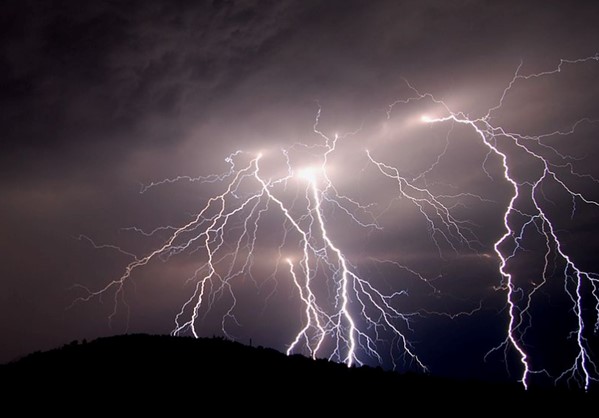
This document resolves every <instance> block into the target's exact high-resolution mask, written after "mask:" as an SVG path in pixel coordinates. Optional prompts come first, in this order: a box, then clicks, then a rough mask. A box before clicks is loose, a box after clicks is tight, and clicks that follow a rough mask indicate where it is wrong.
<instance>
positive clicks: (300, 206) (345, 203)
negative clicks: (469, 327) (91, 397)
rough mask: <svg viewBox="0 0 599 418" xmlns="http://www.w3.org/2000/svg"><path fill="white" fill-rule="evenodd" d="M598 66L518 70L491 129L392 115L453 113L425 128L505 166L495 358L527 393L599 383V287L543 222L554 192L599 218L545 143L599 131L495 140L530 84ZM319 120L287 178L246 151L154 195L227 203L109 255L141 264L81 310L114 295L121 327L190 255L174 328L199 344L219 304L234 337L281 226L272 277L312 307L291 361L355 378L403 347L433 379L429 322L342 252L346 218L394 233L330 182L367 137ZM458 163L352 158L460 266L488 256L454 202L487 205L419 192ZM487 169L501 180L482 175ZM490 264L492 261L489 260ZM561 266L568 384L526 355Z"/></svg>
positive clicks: (449, 119)
mask: <svg viewBox="0 0 599 418" xmlns="http://www.w3.org/2000/svg"><path fill="white" fill-rule="evenodd" d="M593 61H595V62H597V61H599V55H595V56H592V57H588V58H583V59H579V60H574V61H568V60H562V61H561V62H560V63H559V65H558V66H557V67H556V68H554V69H552V70H548V71H544V72H540V73H535V74H529V75H522V74H521V73H520V71H521V67H518V69H517V71H516V73H515V74H514V76H513V78H512V80H511V81H510V83H509V84H508V86H507V87H506V88H505V89H504V90H503V92H502V94H501V96H500V98H499V101H498V103H497V105H496V106H494V107H492V108H490V109H489V110H488V111H487V112H486V113H485V114H484V115H482V116H480V117H469V116H467V115H466V114H464V113H463V112H456V111H453V110H451V109H450V107H449V106H448V105H447V104H446V103H445V102H444V101H442V100H438V99H437V98H435V97H434V96H433V95H431V94H428V93H420V92H419V91H418V90H417V89H416V88H414V87H412V86H411V85H409V84H408V86H409V88H410V89H411V91H412V93H413V94H412V95H411V97H409V98H408V99H405V100H398V101H396V102H395V103H393V104H392V105H391V106H389V109H388V112H387V116H388V117H389V118H391V117H392V113H395V112H396V107H399V106H400V105H408V104H410V103H414V102H424V103H427V102H430V103H432V104H434V105H435V106H436V107H439V108H441V109H442V113H437V114H438V115H440V116H430V115H429V114H425V115H422V116H421V117H420V122H422V123H424V124H427V125H443V124H448V125H462V126H465V127H467V128H469V129H470V130H472V132H473V133H474V134H475V137H476V138H477V139H478V140H479V141H480V143H481V144H482V145H483V146H484V147H486V149H487V150H488V154H487V159H488V158H496V159H497V160H498V161H499V162H500V164H501V171H502V179H501V180H502V181H504V182H505V183H506V184H507V185H509V187H510V189H511V196H510V199H509V202H508V203H507V205H506V207H505V210H504V211H503V216H502V225H503V231H502V233H501V235H500V236H498V237H497V240H496V241H495V242H494V244H493V249H492V251H493V252H494V255H495V257H496V258H497V260H498V278H499V279H498V280H499V283H498V286H497V289H496V290H499V291H503V292H504V294H505V302H506V314H507V325H506V329H507V332H506V338H505V340H504V341H503V342H502V343H500V344H499V345H498V346H497V347H495V348H492V349H491V351H490V353H492V352H494V351H497V350H504V353H505V356H506V359H507V357H508V354H509V353H510V352H513V353H514V354H515V355H516V357H517V359H518V363H519V365H520V367H519V368H520V379H519V380H520V381H521V382H522V384H523V385H524V387H528V385H529V380H530V376H531V375H532V374H540V373H543V374H547V375H552V376H553V378H554V379H555V380H556V381H558V382H559V381H562V380H567V381H568V382H576V383H578V384H580V385H581V386H583V387H584V388H585V389H588V388H589V386H590V385H591V382H592V381H596V380H598V379H599V372H598V369H597V366H596V364H595V362H594V360H593V357H592V353H591V350H590V347H589V343H588V335H589V332H591V331H589V330H594V331H595V332H596V331H597V330H598V329H599V288H598V286H599V275H598V274H597V273H594V272H591V271H586V270H584V269H583V268H582V267H581V266H579V265H578V264H577V262H576V260H574V258H573V256H572V255H571V254H570V253H569V252H568V250H567V248H566V247H565V246H564V244H563V240H562V238H561V237H560V231H559V230H558V228H557V227H556V224H555V220H554V219H552V215H551V214H550V212H549V211H548V210H546V209H545V205H546V202H547V200H548V199H547V197H546V196H545V194H544V187H548V186H549V185H553V186H556V187H558V188H559V189H561V191H562V192H564V193H566V194H567V195H568V196H569V197H570V198H571V202H572V214H573V213H574V211H575V210H576V205H577V204H580V205H587V206H589V207H596V208H599V202H598V201H597V200H594V199H592V198H590V197H587V196H586V195H585V194H583V193H582V192H581V191H578V190H576V189H575V188H574V186H572V185H571V184H570V182H569V181H568V179H567V178H566V177H564V171H565V172H566V174H569V175H571V176H573V177H576V178H586V179H590V180H591V181H594V182H599V181H597V180H595V179H594V178H592V177H591V176H590V175H588V174H579V173H577V172H575V171H574V169H573V167H572V163H571V162H569V161H568V159H567V157H566V156H564V155H563V154H561V153H560V152H558V151H557V150H556V149H554V148H552V147H551V146H549V145H547V144H546V142H545V141H544V139H546V138H547V137H549V136H567V135H569V134H571V133H573V132H574V130H575V129H576V127H577V126H578V125H579V124H580V123H582V122H589V123H594V121H592V120H590V119H581V120H579V121H577V122H575V123H574V124H573V125H572V128H571V129H570V130H569V131H566V132H550V133H547V134H541V135H536V136H530V135H523V134H518V133H514V132H509V131H508V130H507V129H505V128H503V127H501V126H496V125H495V124H494V116H495V114H496V113H497V112H499V110H501V109H502V108H503V107H504V101H505V98H506V97H507V96H508V95H509V94H510V92H511V91H512V90H513V89H514V88H516V85H517V84H518V83H519V82H526V81H527V80H530V79H535V78H539V77H552V76H557V74H558V73H560V72H562V71H566V70H567V67H568V66H570V65H575V64H585V63H592V62H593ZM319 119H320V110H319V111H318V114H317V117H316V121H315V124H314V133H315V134H316V135H317V136H318V138H319V140H320V142H319V143H317V144H311V145H309V144H295V145H293V146H292V147H290V148H284V149H281V150H279V151H277V152H269V153H268V159H269V161H268V162H272V160H273V159H274V160H276V163H277V164H278V167H279V169H278V170H274V171H273V170H269V169H266V168H265V167H266V166H267V165H268V164H265V160H266V158H267V157H265V156H264V155H263V154H262V153H258V154H251V153H245V152H242V151H237V152H235V153H233V154H232V155H230V156H229V157H228V158H227V159H226V162H227V163H228V165H229V170H228V171H227V172H225V173H223V174H221V175H211V176H207V177H202V178H198V179H192V178H189V177H179V178H177V179H167V180H162V181H159V182H156V183H152V184H151V185H149V186H147V187H145V188H144V189H143V190H142V192H145V191H147V190H148V189H150V188H151V187H155V186H157V185H160V184H166V183H173V182H175V181H178V180H181V179H186V180H192V181H200V182H204V183H214V184H219V185H221V187H222V192H221V193H220V194H218V193H217V194H216V195H214V196H213V197H212V198H210V199H208V201H207V202H206V203H205V205H204V206H203V207H202V208H201V209H200V210H199V211H197V213H195V214H194V216H193V217H192V219H191V220H190V221H189V222H187V223H185V224H183V225H181V226H171V225H169V226H162V227H159V228H157V229H155V230H154V231H151V232H144V231H142V230H140V229H137V228H135V230H136V231H138V232H141V233H142V234H143V235H144V236H152V235H154V233H155V232H157V231H161V232H164V231H168V232H169V234H170V235H169V237H168V239H166V240H165V241H164V242H163V243H162V245H159V246H157V247H156V248H155V249H154V250H153V251H151V252H149V253H147V254H146V255H144V256H141V257H138V256H134V255H133V254H131V252H125V251H123V250H121V249H120V248H118V247H114V246H109V247H110V248H116V249H118V250H119V251H121V252H122V253H123V254H125V255H127V256H130V257H132V261H131V262H130V263H129V264H128V265H127V266H126V267H125V269H124V271H123V274H122V275H121V276H120V277H118V278H116V279H115V280H113V281H111V282H110V283H108V284H107V285H106V286H104V287H103V288H100V289H98V290H96V291H90V290H87V289H86V290H87V293H86V295H85V296H83V297H82V298H80V300H90V299H92V298H94V297H99V296H101V295H103V294H105V293H107V292H109V291H113V292H114V311H113V314H112V316H114V315H115V314H116V312H117V311H116V310H117V306H118V302H119V301H120V300H122V299H123V297H124V295H123V292H124V285H125V283H126V282H127V281H128V280H130V279H131V277H132V274H133V273H134V271H135V270H137V269H139V268H141V267H143V266H145V265H147V264H148V263H150V262H151V261H153V260H154V259H157V258H160V259H164V258H168V257H171V256H173V255H176V254H179V253H183V252H192V253H198V258H199V259H200V260H201V263H200V265H199V267H198V268H197V269H196V270H195V272H194V274H193V276H192V277H190V278H189V279H190V282H192V283H194V290H193V292H192V294H191V295H190V297H189V299H188V300H187V301H186V302H185V303H183V305H182V307H181V309H180V311H179V313H178V314H177V315H176V317H175V327H174V330H173V334H175V335H178V334H182V333H187V332H189V333H191V334H193V335H194V336H196V337H197V336H199V335H200V333H201V331H200V329H199V327H200V326H201V323H202V319H203V317H204V316H205V315H206V313H207V312H208V311H209V310H210V309H211V308H213V307H214V306H215V305H216V304H217V303H219V302H220V303H226V304H227V306H226V308H225V313H224V315H223V317H222V321H221V328H222V332H223V333H224V334H225V335H229V331H228V329H229V326H230V325H231V324H240V322H241V321H240V319H242V318H237V317H236V307H237V302H238V299H237V298H238V296H237V292H236V290H235V289H236V286H237V282H238V281H241V280H242V279H243V278H245V277H249V278H251V279H252V280H255V279H254V277H253V275H252V271H253V268H254V266H255V264H256V263H257V258H258V257H259V251H258V249H257V245H258V244H257V242H258V241H259V237H260V234H261V233H266V232H261V231H263V230H265V229H266V230H269V229H272V225H273V224H276V227H277V228H278V230H279V241H278V242H279V244H278V247H277V248H276V249H277V254H278V259H277V260H276V262H275V263H274V264H275V268H274V271H273V273H272V275H271V277H272V278H273V279H275V280H277V281H283V280H286V281H288V282H289V283H292V285H293V288H294V289H295V291H296V295H297V297H298V299H299V302H300V303H301V307H302V309H301V312H300V313H301V319H300V321H301V323H300V325H299V327H298V329H297V332H296V333H295V334H294V337H293V338H292V339H291V340H290V342H289V345H288V347H287V353H288V354H290V353H293V352H304V353H308V354H309V355H310V356H312V357H314V358H317V357H326V358H329V359H332V360H335V361H339V362H344V363H346V364H347V365H348V366H352V365H354V364H358V365H360V364H363V363H364V362H366V361H367V358H374V359H375V360H377V361H380V362H382V361H383V358H382V353H383V352H384V349H383V347H382V346H384V345H385V344H386V343H385V341H392V344H391V346H392V351H391V358H392V360H393V365H394V366H395V365H396V359H399V358H403V359H404V360H406V361H407V362H408V363H410V364H412V365H415V366H417V367H418V368H420V369H422V370H426V366H425V363H424V362H423V361H422V359H421V358H420V356H419V355H418V354H417V352H416V350H415V347H414V345H413V344H412V343H411V342H410V339H409V334H410V333H411V332H412V327H411V325H412V318H413V317H417V316H422V312H426V310H424V309H421V310H415V311H413V312H406V311H404V310H402V308H401V303H400V302H401V300H402V298H403V297H406V296H407V292H405V291H400V292H389V293H385V292H383V291H381V290H379V289H378V288H377V287H376V286H375V285H374V284H373V281H372V280H370V279H369V277H368V276H366V275H364V273H361V272H360V269H359V265H358V264H357V263H355V262H352V256H351V255H350V252H348V251H347V250H346V249H345V248H344V245H343V244H342V242H340V241H339V239H338V238H337V236H338V235H339V234H338V228H335V227H334V226H333V225H334V223H335V222H334V221H335V220H336V219H337V218H343V219H344V220H346V221H347V220H349V221H350V222H351V223H352V224H353V225H356V226H357V227H359V228H363V229H364V230H366V231H368V233H369V234H376V233H377V232H378V231H380V230H381V229H382V227H381V226H380V225H379V222H378V220H377V219H378V218H377V216H375V215H374V214H373V212H372V211H371V205H372V204H373V203H369V204H364V203H361V202H360V201H359V200H358V199H353V198H351V197H349V196H347V195H345V194H343V193H341V192H340V191H339V189H338V187H337V185H336V183H335V181H333V178H332V177H331V174H330V171H331V159H332V157H333V156H334V155H335V154H336V153H337V152H338V145H339V143H341V142H342V141H344V140H345V139H346V138H347V137H348V136H350V135H353V134H356V132H354V133H352V134H348V135H345V136H344V135H341V136H339V135H337V134H335V135H333V136H328V135H326V134H324V133H323V132H321V131H320V129H319V127H318V125H319ZM446 150H447V149H446ZM446 150H445V151H444V152H443V153H442V154H441V155H440V156H439V157H438V158H437V160H436V162H435V163H434V164H433V165H432V166H431V167H430V168H429V169H428V170H427V171H425V172H424V173H422V174H421V175H420V176H417V177H408V176H405V175H403V174H402V172H401V170H400V169H399V168H397V167H394V166H392V165H390V164H387V163H385V162H384V161H383V160H382V159H381V158H380V157H377V152H375V151H373V152H371V151H363V150H356V149H354V150H353V152H354V153H363V156H362V157H363V158H364V162H365V165H368V166H370V167H371V168H374V169H375V170H376V172H377V173H378V174H379V176H380V177H381V178H383V179H386V180H387V181H391V182H392V183H393V184H394V185H395V188H396V194H397V196H398V197H399V198H401V199H404V200H405V201H407V202H409V203H410V204H411V205H413V207H414V208H416V209H417V211H418V212H419V213H420V215H421V216H422V218H423V219H424V220H425V222H426V224H427V226H428V231H429V235H430V238H431V240H432V242H433V243H434V244H435V245H436V248H437V250H438V253H439V255H440V256H441V258H442V259H443V252H444V250H443V249H444V248H450V249H451V251H453V252H455V253H458V252H459V248H468V249H470V250H472V251H475V249H476V248H480V246H481V245H482V244H481V243H480V241H479V240H478V238H477V236H476V234H475V232H474V228H473V225H472V224H471V223H470V222H468V221H465V220H463V219H461V218H460V217H458V216H457V215H456V214H455V209H456V206H457V204H456V202H459V201H460V200H465V199H475V200H479V201H483V200H484V199H483V198H482V197H480V196H477V195H476V194H472V193H456V194H452V195H447V194H436V193H433V191H432V189H431V188H430V187H428V186H427V184H426V181H420V180H423V179H424V178H425V177H426V174H427V173H429V172H430V171H432V170H434V169H435V168H436V165H437V164H438V163H439V161H440V159H441V158H443V157H444V155H445V152H446ZM305 154H309V155H310V158H311V159H312V161H311V164H309V165H306V164H305V161H303V160H302V157H301V156H303V155H305ZM515 158H517V159H519V160H521V159H522V158H525V159H527V160H530V161H531V162H532V163H534V164H537V165H538V166H539V167H540V169H539V170H538V171H537V172H535V174H534V176H533V178H527V179H526V180H522V179H520V178H518V176H516V175H514V174H513V170H514V165H515V163H514V162H513V160H514V159H515ZM486 161H487V160H485V163H486ZM532 163H531V164H532ZM483 165H484V163H483ZM342 168H343V167H341V168H339V167H336V169H342ZM352 169H353V168H352ZM483 169H484V170H485V173H487V175H488V176H489V177H491V174H490V173H488V172H487V170H486V168H485V167H484V166H483ZM298 180H299V181H298ZM387 209H389V208H387ZM530 234H536V235H537V236H539V237H541V239H542V241H543V243H544V244H543V246H544V260H543V262H544V268H543V271H542V275H541V277H539V278H538V279H535V280H534V281H533V282H532V286H524V285H523V284H522V279H521V278H520V277H519V276H518V275H517V274H516V273H514V272H513V269H512V268H511V265H512V264H513V263H514V262H515V261H516V260H517V259H518V258H519V257H520V256H521V255H522V253H523V252H524V251H525V248H524V247H523V245H522V242H523V240H524V237H525V236H528V235H530ZM94 245H95V244H94ZM97 247H101V248H107V246H97ZM483 255H485V256H487V257H488V254H483ZM377 262H379V263H383V264H385V263H390V264H391V265H394V266H396V267H398V268H400V269H402V270H404V271H406V272H407V273H408V274H409V275H411V276H413V277H414V278H416V279H417V280H421V281H423V282H424V283H425V284H426V286H430V288H431V289H433V290H436V289H435V288H434V286H433V285H432V281H430V280H428V279H427V278H426V277H424V276H423V275H421V274H419V273H418V272H416V271H414V270H413V269H411V268H409V267H408V266H405V265H403V264H400V263H398V262H397V261H394V260H377ZM560 263H561V264H560ZM554 265H561V266H563V267H562V274H561V278H562V280H563V290H564V292H565V294H566V296H567V297H568V298H569V300H570V302H571V312H570V315H572V316H573V317H574V318H575V321H576V327H575V328H574V329H573V330H572V334H571V336H572V338H573V339H574V340H575V345H576V355H575V356H574V358H573V359H572V362H571V366H570V367H568V368H567V369H566V370H562V371H559V372H558V373H550V372H549V371H547V370H546V369H545V368H543V367H537V366H536V365H534V364H536V363H535V362H534V360H532V359H531V356H530V354H529V351H528V346H527V342H526V341H527V332H528V331H529V330H530V328H531V327H532V326H533V318H532V316H533V308H532V307H533V304H534V302H535V299H536V297H537V295H538V294H539V293H540V292H541V291H542V290H543V289H544V288H545V287H546V286H547V284H548V283H549V282H550V281H552V280H554V279H555V275H553V274H552V273H551V270H552V266H554ZM588 289H590V292H589V290H588ZM480 309H481V305H480V303H479V306H478V308H476V309H474V310H472V311H467V312H462V313H458V314H447V316H448V317H450V318H452V319H453V318H457V317H459V316H460V315H468V316H470V315H473V314H475V313H476V312H478V311H479V310H480ZM589 309H592V310H593V311H594V322H592V323H589V318H588V315H587V314H585V310H589ZM387 344H388V343H387Z"/></svg>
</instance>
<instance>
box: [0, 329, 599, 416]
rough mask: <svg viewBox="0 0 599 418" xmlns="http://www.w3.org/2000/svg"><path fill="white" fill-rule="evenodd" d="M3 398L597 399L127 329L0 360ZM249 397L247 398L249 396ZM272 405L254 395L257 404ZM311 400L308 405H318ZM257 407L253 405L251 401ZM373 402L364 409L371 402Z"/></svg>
mask: <svg viewBox="0 0 599 418" xmlns="http://www.w3.org/2000/svg"><path fill="white" fill-rule="evenodd" d="M0 383H1V385H2V386H1V388H2V392H1V393H2V394H3V395H4V397H5V399H9V400H10V399H13V400H15V399H22V398H28V399H33V398H35V397H36V396H40V395H42V396H47V397H50V398H52V397H57V396H62V397H64V396H65V394H66V395H67V396H69V397H75V398H78V399H81V398H82V397H83V398H85V397H95V398H94V399H96V402H112V401H114V402H116V401H115V398H114V397H115V396H117V397H120V398H119V399H121V401H123V400H131V397H132V396H133V394H143V396H144V399H146V401H147V399H148V398H150V399H154V400H156V398H157V397H159V398H160V399H162V400H165V401H166V400H172V401H173V402H175V403H178V402H180V401H182V400H185V399H188V400H189V399H192V400H193V402H199V400H201V402H202V403H206V402H213V401H217V400H218V402H219V403H222V402H223V401H226V402H227V407H228V408H241V407H242V406H244V408H247V407H248V405H252V404H251V403H248V402H254V401H255V400H257V399H262V400H268V399H272V400H273V402H275V400H276V404H277V405H279V404H281V403H282V404H284V405H287V407H290V408H292V410H293V405H304V404H305V403H306V402H313V401H314V399H319V402H323V401H326V402H327V403H330V402H333V403H335V404H338V405H341V406H344V407H347V408H350V409H347V410H351V407H352V406H356V405H358V404H361V405H363V406H366V405H372V407H375V406H379V407H382V406H383V405H387V407H389V406H390V405H395V406H396V407H398V408H399V407H409V408H412V407H414V406H419V407H420V408H424V410H435V409H436V408H438V409H439V410H440V409H443V410H444V411H448V410H451V409H452V408H454V407H455V408H457V407H458V406H460V408H466V407H467V406H468V405H470V406H473V405H485V406H484V409H485V410H486V411H488V410H489V408H490V409H491V410H497V409H500V410H504V409H505V410H512V409H513V408H521V407H523V406H524V405H527V407H530V408H534V409H535V410H537V411H538V409H539V408H541V409H545V408H551V407H552V406H554V405H569V406H570V407H574V406H577V407H581V406H582V405H583V404H587V403H594V399H595V398H594V395H595V394H594V393H582V392H581V391H575V390H556V389H554V390H547V389H544V390H530V391H528V392H525V391H524V390H522V388H521V386H520V385H517V384H503V383H501V384H500V383H488V382H473V381H453V380H449V379H442V378H435V377H433V376H428V375H419V374H399V373H394V372H389V371H383V370H382V369H380V368H371V367H356V368H348V367H346V366H345V365H342V364H337V363H333V362H329V361H326V360H312V359H309V358H306V357H304V356H300V355H292V356H286V355H284V354H282V353H280V352H277V351H275V350H272V349H268V348H262V347H249V346H245V345H243V344H240V343H236V342H232V341H228V340H225V339H222V338H201V339H194V338H186V337H170V336H152V335H126V336H117V337H109V338H101V339H98V340H95V341H92V342H89V343H87V342H82V343H78V342H73V343H71V344H68V345H65V346H63V347H62V348H59V349H55V350H51V351H47V352H37V353H34V354H31V355H29V356H27V357H24V358H22V359H21V360H19V361H16V362H13V363H9V364H6V365H3V366H0ZM252 400H253V401H252ZM268 405H270V406H271V407H273V408H274V405H275V403H273V404H268V403H267V404H264V403H263V402H261V403H260V409H261V410H263V409H264V408H268ZM315 405H317V403H315V404H314V405H312V407H311V408H316V406H315ZM254 406H255V405H254ZM369 408H370V407H369Z"/></svg>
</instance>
